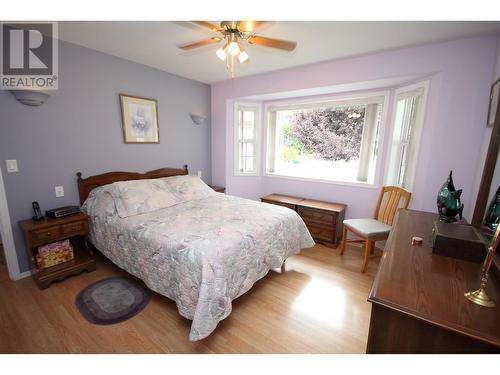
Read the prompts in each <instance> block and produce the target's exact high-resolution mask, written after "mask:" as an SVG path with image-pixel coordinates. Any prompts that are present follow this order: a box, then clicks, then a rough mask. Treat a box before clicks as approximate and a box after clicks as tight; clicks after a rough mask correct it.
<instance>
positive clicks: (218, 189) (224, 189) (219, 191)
mask: <svg viewBox="0 0 500 375" xmlns="http://www.w3.org/2000/svg"><path fill="white" fill-rule="evenodd" d="M208 186H210V187H211V188H212V189H214V190H215V191H216V192H217V193H223V194H224V193H225V192H226V188H225V187H224V186H212V185H208Z"/></svg>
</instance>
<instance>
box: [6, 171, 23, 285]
mask: <svg viewBox="0 0 500 375" xmlns="http://www.w3.org/2000/svg"><path fill="white" fill-rule="evenodd" d="M2 173H3V172H2V168H1V167H0V234H1V236H2V244H3V251H4V253H5V260H6V261H7V270H8V271H9V277H10V279H11V280H19V279H21V278H22V277H23V275H22V274H21V272H20V270H19V261H18V259H17V253H16V246H15V244H14V235H13V233H12V225H11V222H10V215H9V206H8V204H7V195H6V194H5V187H4V184H3V176H2Z"/></svg>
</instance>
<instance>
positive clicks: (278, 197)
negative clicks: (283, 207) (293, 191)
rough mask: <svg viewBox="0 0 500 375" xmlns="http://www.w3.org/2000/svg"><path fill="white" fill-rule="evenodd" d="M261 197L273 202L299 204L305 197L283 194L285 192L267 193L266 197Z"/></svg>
mask: <svg viewBox="0 0 500 375" xmlns="http://www.w3.org/2000/svg"><path fill="white" fill-rule="evenodd" d="M261 199H264V200H268V201H273V202H280V203H286V204H297V203H299V202H300V201H302V200H304V198H299V197H292V196H290V195H283V194H269V195H266V196H265V197H262V198H261Z"/></svg>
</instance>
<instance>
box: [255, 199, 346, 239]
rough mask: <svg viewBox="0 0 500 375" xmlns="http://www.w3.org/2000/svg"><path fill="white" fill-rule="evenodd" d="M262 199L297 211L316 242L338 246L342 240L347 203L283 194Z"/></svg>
mask: <svg viewBox="0 0 500 375" xmlns="http://www.w3.org/2000/svg"><path fill="white" fill-rule="evenodd" d="M261 201H262V202H265V203H271V204H276V205H279V206H284V207H288V208H290V209H292V210H294V211H297V213H298V214H299V215H300V217H301V218H302V220H304V223H305V224H306V225H307V229H309V232H310V233H311V236H312V237H313V238H314V240H315V241H316V242H319V243H322V244H324V245H327V246H330V247H337V245H338V244H339V243H340V241H341V240H342V222H343V221H344V215H345V209H346V207H347V206H346V205H345V204H341V203H331V202H323V201H317V200H313V199H304V198H299V197H293V196H289V195H281V194H270V195H267V196H265V197H263V198H261Z"/></svg>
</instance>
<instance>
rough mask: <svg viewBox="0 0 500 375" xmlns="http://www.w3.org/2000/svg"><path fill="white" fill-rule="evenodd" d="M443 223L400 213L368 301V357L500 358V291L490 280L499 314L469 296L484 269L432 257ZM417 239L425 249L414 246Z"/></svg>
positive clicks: (408, 212) (424, 214)
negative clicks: (435, 232)
mask: <svg viewBox="0 0 500 375" xmlns="http://www.w3.org/2000/svg"><path fill="white" fill-rule="evenodd" d="M437 219H438V215H437V214H433V213H427V212H419V211H412V210H400V211H399V213H398V217H397V218H396V221H395V224H394V227H393V230H392V231H391V234H390V236H389V239H388V240H387V244H386V246H385V250H384V255H383V256H382V259H381V261H380V265H379V269H378V271H377V275H376V277H375V281H374V283H373V286H372V290H371V292H370V295H369V298H368V301H369V302H371V303H372V313H371V319H370V331H369V334H368V344H367V348H366V352H367V353H500V285H499V284H498V282H497V280H496V279H495V278H493V277H490V280H489V283H488V293H489V295H490V297H492V298H493V299H494V300H495V301H496V302H497V306H496V307H495V308H486V307H482V306H478V305H475V304H473V303H472V302H470V301H468V300H467V299H466V298H465V297H464V296H463V295H464V293H465V292H467V291H470V290H475V289H477V288H478V286H479V279H480V269H481V264H478V263H472V262H466V261H461V260H457V259H454V258H449V257H444V256H440V255H433V254H432V248H431V228H432V222H433V221H434V220H437ZM413 236H418V237H422V238H423V240H424V243H423V245H422V247H417V246H412V245H411V238H412V237H413Z"/></svg>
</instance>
